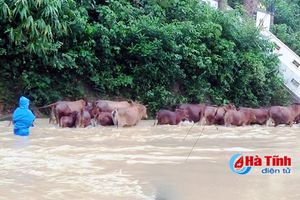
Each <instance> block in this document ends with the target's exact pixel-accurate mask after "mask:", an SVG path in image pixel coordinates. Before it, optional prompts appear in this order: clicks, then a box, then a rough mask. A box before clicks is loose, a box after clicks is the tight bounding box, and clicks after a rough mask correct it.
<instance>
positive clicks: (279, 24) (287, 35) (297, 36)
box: [267, 0, 300, 55]
mask: <svg viewBox="0 0 300 200" xmlns="http://www.w3.org/2000/svg"><path fill="white" fill-rule="evenodd" d="M269 4H270V2H267V5H269ZM275 9H276V11H275V17H274V26H273V27H272V32H273V33H274V34H275V35H276V36H277V37H278V38H279V39H281V40H282V41H283V42H284V43H285V44H287V45H288V46H289V47H290V48H291V49H293V50H294V51H295V52H296V53H297V54H298V55H300V1H299V0H277V1H275Z"/></svg>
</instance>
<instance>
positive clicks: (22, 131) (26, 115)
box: [13, 96, 35, 136]
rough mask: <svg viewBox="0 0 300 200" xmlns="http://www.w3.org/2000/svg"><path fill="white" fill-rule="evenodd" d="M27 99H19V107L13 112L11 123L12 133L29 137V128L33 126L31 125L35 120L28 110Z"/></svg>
mask: <svg viewBox="0 0 300 200" xmlns="http://www.w3.org/2000/svg"><path fill="white" fill-rule="evenodd" d="M29 103H30V101H29V99H27V98H26V97H23V96H22V97H20V99H19V107H18V108H17V109H16V110H15V111H14V114H13V123H14V133H15V134H16V135H20V136H27V135H29V127H31V126H33V125H32V123H33V121H34V119H35V116H34V114H33V113H32V112H31V110H29Z"/></svg>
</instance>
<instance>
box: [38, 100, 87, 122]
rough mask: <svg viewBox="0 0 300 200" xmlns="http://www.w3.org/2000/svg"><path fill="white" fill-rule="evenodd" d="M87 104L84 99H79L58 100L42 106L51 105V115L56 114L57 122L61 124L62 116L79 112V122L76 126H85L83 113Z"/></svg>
mask: <svg viewBox="0 0 300 200" xmlns="http://www.w3.org/2000/svg"><path fill="white" fill-rule="evenodd" d="M85 106H86V102H85V101H84V100H82V99H81V100H78V101H58V102H55V103H53V104H50V105H48V106H44V107H42V108H46V107H51V110H52V111H51V112H52V114H51V115H54V116H55V120H56V122H58V123H59V126H61V124H60V118H61V117H62V116H68V115H71V114H72V113H73V112H77V113H79V114H78V123H76V126H80V127H82V126H83V122H82V117H83V116H82V113H83V110H84V108H85Z"/></svg>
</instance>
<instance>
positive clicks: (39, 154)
mask: <svg viewBox="0 0 300 200" xmlns="http://www.w3.org/2000/svg"><path fill="white" fill-rule="evenodd" d="M7 124H8V122H0V200H2V199H26V200H31V199H34V200H35V199H37V200H41V199H55V200H60V199H64V200H66V199H72V200H75V199H85V200H89V199H91V200H92V199H95V200H96V199H97V200H98V199H100V200H119V199H120V200H142V199H149V200H152V199H153V200H218V199H220V200H231V199H241V200H260V199H263V200H284V199H286V200H299V199H300V190H299V188H300V167H299V165H300V145H299V144H300V139H299V134H300V127H297V126H294V127H291V128H290V127H276V128H274V127H261V126H250V127H238V128H237V127H230V128H228V127H218V128H216V127H215V126H206V127H204V129H203V127H202V126H200V125H195V126H194V127H192V129H191V131H190V133H189V135H188V136H187V138H186V139H185V140H184V137H185V135H186V133H187V131H188V130H189V129H190V127H191V126H168V125H167V126H157V127H153V126H152V124H153V121H142V122H141V123H140V124H139V125H138V126H136V127H131V128H116V127H92V128H85V129H82V128H81V129H69V128H66V129H62V128H56V127H55V126H53V125H49V124H48V120H47V119H38V120H37V121H36V123H35V124H36V125H35V127H34V128H32V129H31V135H30V136H29V137H17V136H14V135H13V134H12V127H7ZM202 130H203V131H202ZM199 134H202V135H201V136H200V139H199V141H198V143H197V145H196V146H195V148H194V151H193V152H192V153H191V155H190V157H189V159H188V160H187V161H186V157H187V155H188V154H189V152H190V150H191V148H192V146H193V144H194V143H195V141H196V140H197V138H198V136H199ZM236 153H241V154H247V155H259V156H264V155H287V156H290V157H292V167H291V169H292V171H291V174H273V175H271V174H262V173H261V170H260V169H261V168H260V169H258V168H255V169H254V168H253V169H252V170H251V171H250V173H249V174H246V175H238V174H235V173H233V172H232V171H231V170H230V168H229V160H230V158H231V156H232V155H233V154H236Z"/></svg>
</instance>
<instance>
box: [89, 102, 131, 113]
mask: <svg viewBox="0 0 300 200" xmlns="http://www.w3.org/2000/svg"><path fill="white" fill-rule="evenodd" d="M131 103H133V102H132V101H109V100H98V101H96V102H94V107H96V108H97V109H98V111H99V112H112V111H113V110H117V109H121V108H128V107H130V106H131V105H132V104H131Z"/></svg>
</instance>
